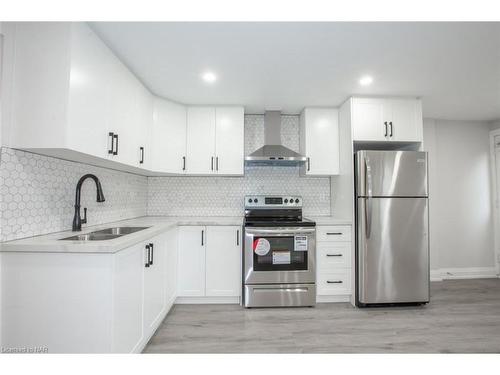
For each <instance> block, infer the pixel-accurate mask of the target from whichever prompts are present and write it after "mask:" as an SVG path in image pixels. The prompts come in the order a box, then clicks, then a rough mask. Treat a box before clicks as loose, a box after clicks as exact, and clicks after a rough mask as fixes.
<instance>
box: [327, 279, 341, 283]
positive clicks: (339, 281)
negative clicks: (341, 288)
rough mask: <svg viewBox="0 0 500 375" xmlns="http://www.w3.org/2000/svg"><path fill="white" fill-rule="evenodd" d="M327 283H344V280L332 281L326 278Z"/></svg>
mask: <svg viewBox="0 0 500 375" xmlns="http://www.w3.org/2000/svg"><path fill="white" fill-rule="evenodd" d="M326 282H327V284H342V280H335V281H330V280H326Z"/></svg>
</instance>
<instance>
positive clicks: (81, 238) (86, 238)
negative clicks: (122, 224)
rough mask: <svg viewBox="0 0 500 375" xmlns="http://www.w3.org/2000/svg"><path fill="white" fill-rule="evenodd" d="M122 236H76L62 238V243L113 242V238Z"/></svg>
mask: <svg viewBox="0 0 500 375" xmlns="http://www.w3.org/2000/svg"><path fill="white" fill-rule="evenodd" d="M121 236H122V235H121V234H108V233H95V232H92V233H87V234H77V235H76V236H71V237H66V238H61V241H105V240H112V239H113V238H118V237H121Z"/></svg>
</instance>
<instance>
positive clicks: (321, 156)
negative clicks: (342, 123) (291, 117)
mask: <svg viewBox="0 0 500 375" xmlns="http://www.w3.org/2000/svg"><path fill="white" fill-rule="evenodd" d="M338 116H339V112H338V110H337V109H333V108H306V109H305V110H304V111H303V112H302V114H301V124H300V126H301V137H302V138H303V139H301V142H302V150H301V151H302V153H303V154H305V156H306V157H307V162H306V165H305V167H304V169H305V174H307V175H318V176H322V175H323V176H329V175H336V174H339V123H338Z"/></svg>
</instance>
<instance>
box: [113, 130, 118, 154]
mask: <svg viewBox="0 0 500 375" xmlns="http://www.w3.org/2000/svg"><path fill="white" fill-rule="evenodd" d="M113 138H114V139H116V145H115V147H116V148H115V149H114V150H113V155H118V134H113Z"/></svg>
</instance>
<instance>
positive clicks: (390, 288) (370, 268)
mask: <svg viewBox="0 0 500 375" xmlns="http://www.w3.org/2000/svg"><path fill="white" fill-rule="evenodd" d="M356 255H357V259H356V267H357V283H356V284H357V295H356V300H357V303H358V305H359V306H362V305H364V304H384V303H423V302H428V301H429V239H428V200H427V198H358V202H357V254H356Z"/></svg>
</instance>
